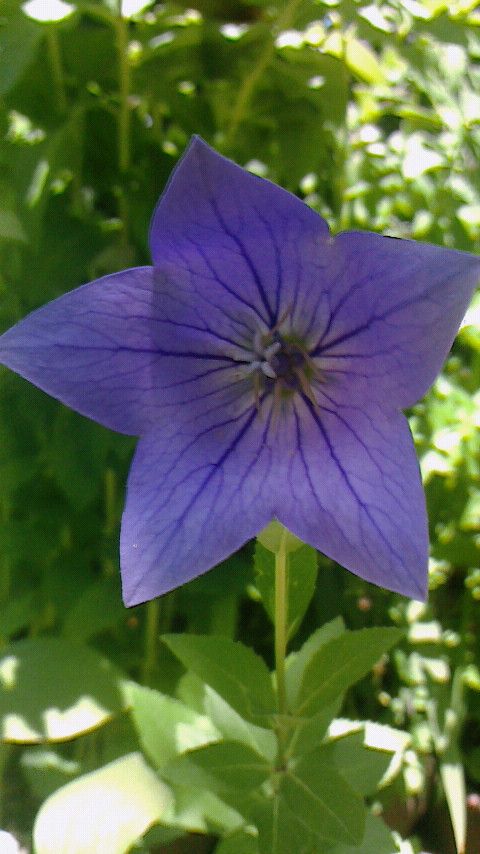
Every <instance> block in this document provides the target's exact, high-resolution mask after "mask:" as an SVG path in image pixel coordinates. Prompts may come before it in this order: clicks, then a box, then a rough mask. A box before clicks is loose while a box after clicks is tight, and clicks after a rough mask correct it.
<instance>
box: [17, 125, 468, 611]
mask: <svg viewBox="0 0 480 854" xmlns="http://www.w3.org/2000/svg"><path fill="white" fill-rule="evenodd" d="M150 242H151V250H152V256H153V266H152V267H138V268H135V269H132V270H126V271H124V272H121V273H116V274H114V275H112V276H106V277H104V278H102V279H99V280H97V281H94V282H91V283H90V284H87V285H84V286H83V287H81V288H78V289H77V290H74V291H72V292H71V293H68V294H66V295H65V296H62V297H60V298H59V299H57V300H55V301H54V302H52V303H50V304H48V305H46V306H45V307H43V308H40V309H38V310H37V311H35V312H33V313H32V314H31V315H29V316H28V317H27V318H25V319H24V320H22V321H21V322H20V323H18V324H17V325H16V326H14V327H13V328H12V329H10V330H9V331H7V332H6V333H5V334H4V335H3V336H2V337H0V362H3V364H4V365H7V366H8V367H9V368H11V369H12V370H14V371H16V372H17V373H19V374H21V375H22V376H24V377H26V378H27V379H29V380H30V381H31V382H33V383H35V384H36V385H38V386H39V387H40V388H42V389H44V390H45V391H47V392H48V393H49V394H52V395H54V396H55V397H57V398H59V399H60V400H62V401H63V402H64V403H66V404H68V405H69V406H71V407H73V408H74V409H76V410H78V411H79V412H81V413H83V414H84V415H87V416H89V417H90V418H93V419H95V420H97V421H99V422H100V423H101V424H104V425H106V426H107V427H110V428H112V429H114V430H118V431H120V432H122V433H128V434H133V435H139V436H140V437H141V438H140V441H139V444H138V447H137V451H136V454H135V458H134V460H133V464H132V468H131V472H130V476H129V482H128V491H127V500H126V507H125V511H124V515H123V520H122V533H121V567H122V578H123V591H124V598H125V601H126V602H127V604H129V605H134V604H137V603H139V602H143V601H145V600H147V599H150V598H152V597H154V596H157V595H159V594H161V593H165V592H166V591H168V590H170V589H172V588H174V587H177V586H178V585H180V584H183V583H184V582H186V581H188V580H189V579H191V578H194V577H195V576H198V575H200V574H201V573H203V572H205V571H206V570H208V569H209V568H210V567H212V566H213V565H214V564H216V563H218V562H219V561H221V560H223V559H224V558H226V557H227V556H228V555H229V554H231V553H232V552H234V551H235V550H236V549H238V548H239V547H240V546H242V545H243V543H245V542H246V541H247V540H249V539H250V538H251V537H253V536H255V534H257V533H258V531H260V530H261V529H262V528H264V526H265V525H267V524H268V522H269V521H270V520H271V519H274V518H275V519H278V520H279V521H280V522H282V523H283V524H284V525H285V526H286V527H287V528H289V529H290V531H292V532H293V533H294V534H296V535H297V536H298V537H300V539H302V540H304V541H305V542H307V543H310V544H311V545H313V546H315V547H316V548H318V549H320V550H321V551H322V552H324V553H325V554H326V555H328V556H329V557H331V558H333V559H334V560H336V561H338V562H339V563H341V564H343V565H344V566H345V567H347V568H348V569H350V570H351V571H352V572H354V573H356V574H358V575H360V576H361V577H362V578H365V579H368V580H369V581H372V582H374V583H375V584H379V585H381V586H383V587H386V588H388V589H390V590H395V591H398V592H400V593H403V594H405V595H407V596H413V597H415V598H419V599H422V598H424V597H425V595H426V584H427V552H428V540H427V520H426V511H425V501H424V495H423V490H422V486H421V482H420V477H419V470H418V464H417V460H416V457H415V452H414V448H413V442H412V438H411V435H410V431H409V428H408V424H407V421H406V419H405V417H404V415H403V414H402V412H401V409H402V408H403V407H408V406H410V405H411V404H413V403H414V402H415V401H416V400H418V398H420V397H421V396H422V395H423V394H424V393H425V392H426V390H427V389H428V387H429V386H430V384H431V383H432V381H433V380H434V378H435V376H436V374H437V373H438V371H439V370H440V368H441V366H442V363H443V361H444V359H445V357H446V355H447V352H448V350H449V348H450V346H451V343H452V340H453V338H454V335H455V333H456V331H457V329H458V326H459V324H460V321H461V319H462V317H463V314H464V312H465V309H466V306H467V304H468V302H469V299H470V297H471V294H472V290H473V288H474V285H475V283H476V282H477V280H478V279H479V278H480V259H478V258H476V257H474V256H472V255H469V254H466V253H463V252H457V251H454V250H450V249H442V248H440V247H438V246H429V245H425V244H419V243H416V242H412V241H409V240H396V239H393V238H389V237H382V236H379V235H377V234H369V233H366V232H365V233H364V232H345V233H342V234H340V235H338V236H337V237H334V238H332V237H331V235H330V234H329V230H328V226H327V224H326V223H325V221H324V220H323V219H322V218H321V217H320V216H318V214H316V213H315V212H314V211H312V210H311V209H309V208H308V207H306V206H305V205H304V204H303V203H302V202H301V201H300V200H299V199H297V198H295V197H294V196H292V195H290V194H289V193H287V192H286V191H284V190H282V189H280V188H279V187H277V186H275V185H273V184H271V183H269V182H268V181H265V180H263V179H261V178H257V177H256V176H254V175H251V174H249V173H247V172H245V171H244V170H242V169H241V168H239V167H238V166H236V165H235V164H233V163H231V162H230V161H228V160H226V159H225V158H223V157H221V156H220V155H219V154H217V153H216V152H215V151H213V150H212V149H211V148H209V147H208V146H207V145H206V144H205V143H204V142H203V141H202V140H201V139H198V138H195V139H194V140H193V141H192V143H191V145H190V147H189V148H188V151H187V153H186V154H185V155H184V157H183V159H182V160H181V162H180V163H179V165H178V166H177V168H176V170H175V172H174V174H173V176H172V178H171V180H170V182H169V184H168V186H167V188H166V190H165V192H164V194H163V196H162V198H161V199H160V202H159V204H158V207H157V209H156V211H155V213H154V216H153V221H152V226H151V232H150ZM225 583H226V584H228V579H227V578H226V579H225Z"/></svg>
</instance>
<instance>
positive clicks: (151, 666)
mask: <svg viewBox="0 0 480 854" xmlns="http://www.w3.org/2000/svg"><path fill="white" fill-rule="evenodd" d="M146 611H147V621H146V624H145V654H144V657H143V667H142V683H143V684H144V685H148V683H149V682H150V681H151V677H152V674H153V673H154V672H155V665H156V663H157V647H158V634H159V622H160V599H152V600H151V601H150V602H148V603H147V606H146Z"/></svg>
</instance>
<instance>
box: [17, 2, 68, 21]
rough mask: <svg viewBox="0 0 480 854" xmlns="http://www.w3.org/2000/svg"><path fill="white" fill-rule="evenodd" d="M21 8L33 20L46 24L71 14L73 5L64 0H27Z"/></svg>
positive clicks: (61, 19)
mask: <svg viewBox="0 0 480 854" xmlns="http://www.w3.org/2000/svg"><path fill="white" fill-rule="evenodd" d="M22 9H23V11H24V12H25V14H26V15H28V17H29V18H32V19H33V20H34V21H39V22H40V23H45V24H48V23H56V22H57V21H63V20H65V18H68V17H69V16H70V15H72V14H73V12H74V11H75V6H72V5H71V4H70V3H65V2H64V0H27V2H26V3H24V4H23V6H22Z"/></svg>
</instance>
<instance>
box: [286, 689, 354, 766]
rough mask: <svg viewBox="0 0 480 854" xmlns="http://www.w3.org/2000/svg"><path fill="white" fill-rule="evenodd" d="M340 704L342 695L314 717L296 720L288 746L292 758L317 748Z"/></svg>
mask: <svg viewBox="0 0 480 854" xmlns="http://www.w3.org/2000/svg"><path fill="white" fill-rule="evenodd" d="M342 703H343V694H341V695H340V696H339V697H338V698H337V700H336V701H335V702H334V703H331V704H330V705H328V706H325V708H323V709H322V710H321V711H320V712H317V714H316V715H313V716H312V717H307V718H298V719H296V721H295V726H294V728H293V731H292V734H291V738H290V741H289V745H288V749H289V752H291V754H292V756H301V755H302V754H304V753H310V752H311V751H312V750H314V748H315V747H319V745H320V744H321V743H322V742H323V740H324V738H325V736H326V734H327V730H328V728H329V726H330V724H331V723H332V721H333V720H334V718H335V717H336V715H338V713H339V711H340V708H341V706H342Z"/></svg>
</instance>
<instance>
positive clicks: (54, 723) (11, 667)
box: [0, 638, 124, 744]
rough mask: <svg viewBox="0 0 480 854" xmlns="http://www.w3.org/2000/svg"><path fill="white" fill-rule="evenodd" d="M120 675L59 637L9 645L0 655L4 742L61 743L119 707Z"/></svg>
mask: <svg viewBox="0 0 480 854" xmlns="http://www.w3.org/2000/svg"><path fill="white" fill-rule="evenodd" d="M121 681H122V674H121V672H120V671H119V670H117V668H116V667H114V665H113V664H112V663H111V662H110V661H108V660H107V659H106V658H104V657H103V656H101V655H99V654H98V653H97V652H95V651H94V650H93V649H89V648H88V647H87V646H82V645H80V644H73V643H70V642H68V641H65V640H62V639H60V638H32V639H30V638H29V639H27V640H21V641H18V642H17V643H12V644H11V645H10V646H7V647H6V648H4V649H3V650H2V653H1V656H0V727H1V730H0V733H1V737H2V738H3V740H5V741H13V742H20V743H23V744H34V743H38V742H41V741H64V740H66V739H70V738H73V737H74V736H77V735H80V734H81V733H83V732H88V731H89V730H92V729H96V728H97V727H99V726H102V725H103V724H105V723H106V722H107V721H108V720H110V719H111V718H112V716H113V715H115V714H118V713H119V712H120V711H121V710H122V709H124V703H123V700H122V696H121V693H120V690H119V687H120V683H121Z"/></svg>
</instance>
